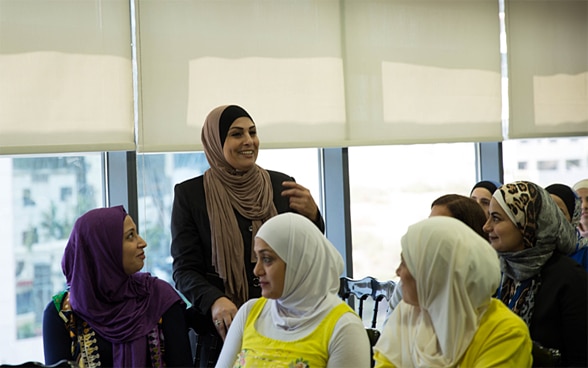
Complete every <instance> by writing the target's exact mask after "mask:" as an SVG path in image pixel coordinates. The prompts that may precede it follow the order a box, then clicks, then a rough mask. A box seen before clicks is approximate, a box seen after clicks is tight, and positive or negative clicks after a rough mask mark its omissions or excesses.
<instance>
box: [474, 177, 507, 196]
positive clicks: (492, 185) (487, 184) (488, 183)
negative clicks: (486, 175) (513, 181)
mask: <svg viewBox="0 0 588 368" xmlns="http://www.w3.org/2000/svg"><path fill="white" fill-rule="evenodd" d="M501 186H502V184H501V183H499V182H497V181H493V180H482V181H479V182H477V183H476V184H475V185H474V186H473V187H472V190H470V195H472V192H473V191H474V189H476V188H484V189H486V190H487V191H489V192H490V195H492V194H493V193H494V192H495V191H496V189H498V188H500V187H501Z"/></svg>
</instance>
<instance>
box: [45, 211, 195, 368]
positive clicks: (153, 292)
mask: <svg viewBox="0 0 588 368" xmlns="http://www.w3.org/2000/svg"><path fill="white" fill-rule="evenodd" d="M146 246H147V244H146V243H145V241H144V240H143V238H141V237H140V236H139V234H138V233H137V227H136V226H135V223H134V222H133V219H132V218H131V217H130V216H129V215H127V213H126V212H125V210H124V208H123V207H122V206H117V207H111V208H98V209H94V210H91V211H89V212H87V213H85V214H84V215H82V216H81V217H80V218H79V219H78V220H77V221H76V223H75V225H74V228H73V230H72V233H71V236H70V238H69V242H68V243H67V246H66V247H65V251H64V254H63V259H62V261H61V266H62V269H63V273H64V274H65V277H66V281H67V286H68V290H67V291H65V292H63V293H60V294H58V295H56V296H54V297H53V301H51V302H50V303H49V304H48V305H47V307H46V308H45V312H44V315H43V345H44V352H45V364H47V365H50V364H54V363H56V362H59V361H60V360H63V359H65V360H69V361H75V362H76V363H77V364H78V365H79V366H84V367H95V366H99V365H101V366H107V367H163V366H164V365H165V366H168V367H173V366H175V367H186V366H191V365H192V356H191V355H192V354H191V351H190V342H189V338H188V329H187V325H186V321H185V317H184V312H185V308H186V306H185V304H184V302H183V301H182V299H181V298H180V296H179V295H178V293H177V292H176V291H175V290H174V289H173V288H172V287H171V285H169V284H168V283H166V282H164V281H163V280H160V279H157V278H156V277H152V276H151V275H149V274H148V273H145V272H138V271H139V270H141V268H143V264H144V261H145V252H144V249H145V247H146Z"/></svg>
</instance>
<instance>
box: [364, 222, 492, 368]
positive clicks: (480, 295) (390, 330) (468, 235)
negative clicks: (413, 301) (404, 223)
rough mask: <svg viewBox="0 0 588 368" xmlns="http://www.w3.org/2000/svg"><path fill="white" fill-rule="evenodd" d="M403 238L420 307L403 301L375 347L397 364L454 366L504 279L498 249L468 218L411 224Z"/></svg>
mask: <svg viewBox="0 0 588 368" xmlns="http://www.w3.org/2000/svg"><path fill="white" fill-rule="evenodd" d="M401 244H402V255H403V258H404V262H405V264H406V267H407V268H408V270H409V272H410V273H411V275H412V276H413V277H414V279H415V280H416V286H417V295H418V298H419V304H420V307H414V306H412V305H409V304H407V303H406V302H404V301H402V302H401V303H400V304H399V305H398V307H397V308H396V309H395V310H394V312H393V313H392V315H391V316H390V319H389V320H388V322H387V323H386V325H385V326H384V330H383V332H382V336H380V339H379V340H378V343H377V344H376V346H375V348H374V349H375V350H378V351H379V352H380V353H382V354H383V355H385V356H386V357H387V358H388V359H389V360H390V361H391V362H392V363H394V365H396V366H397V367H454V366H456V365H457V364H458V363H459V361H460V360H461V358H462V357H463V355H464V353H465V352H466V350H467V348H468V346H469V345H470V342H471V341H472V339H473V337H474V334H475V333H476V331H477V330H478V327H479V325H480V320H481V318H482V316H483V315H484V313H485V312H486V310H487V308H488V305H489V304H490V300H491V296H492V294H493V293H494V292H495V291H496V289H497V287H498V285H499V284H500V265H499V262H498V256H497V254H496V251H495V250H494V249H493V248H492V247H491V246H490V244H488V242H487V241H486V240H484V239H483V238H482V237H481V236H480V235H478V234H477V233H476V232H474V231H473V230H472V229H470V228H469V227H468V226H467V225H465V224H464V223H463V222H461V221H459V220H456V219H454V218H452V217H445V216H436V217H431V218H428V219H426V220H423V221H420V222H418V223H416V224H414V225H412V226H410V227H409V228H408V231H407V232H406V234H405V235H404V236H403V237H402V240H401Z"/></svg>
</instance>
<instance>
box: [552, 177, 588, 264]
mask: <svg viewBox="0 0 588 368" xmlns="http://www.w3.org/2000/svg"><path fill="white" fill-rule="evenodd" d="M545 190H546V191H547V192H548V193H549V195H550V196H551V198H552V199H553V200H554V201H555V204H556V205H557V207H559V209H560V210H561V212H562V213H563V215H564V217H565V218H566V220H568V221H569V222H570V223H571V224H572V226H573V227H574V228H575V229H576V236H577V241H576V248H575V249H574V252H573V253H572V254H570V257H572V259H573V260H575V261H576V262H578V263H579V264H581V265H582V267H584V269H585V270H586V271H588V239H586V238H584V237H582V235H581V234H580V229H579V227H578V226H579V224H580V218H581V216H582V201H581V200H580V198H578V196H577V195H576V193H574V190H573V189H572V188H570V187H569V186H567V185H565V184H551V185H549V186H546V187H545Z"/></svg>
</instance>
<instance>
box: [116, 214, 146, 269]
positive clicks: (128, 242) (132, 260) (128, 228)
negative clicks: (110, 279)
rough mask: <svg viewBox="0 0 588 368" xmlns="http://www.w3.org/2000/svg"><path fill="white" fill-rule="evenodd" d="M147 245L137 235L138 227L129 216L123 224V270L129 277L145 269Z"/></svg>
mask: <svg viewBox="0 0 588 368" xmlns="http://www.w3.org/2000/svg"><path fill="white" fill-rule="evenodd" d="M146 246H147V243H146V242H145V240H143V238H141V237H140V236H139V234H138V233H137V226H135V222H134V221H133V219H132V218H131V216H129V215H127V216H126V217H125V221H124V223H123V239H122V247H123V251H122V254H123V259H122V262H123V269H124V270H125V273H126V274H127V275H132V274H134V273H135V272H138V271H140V270H141V268H143V265H144V264H145V247H146Z"/></svg>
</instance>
